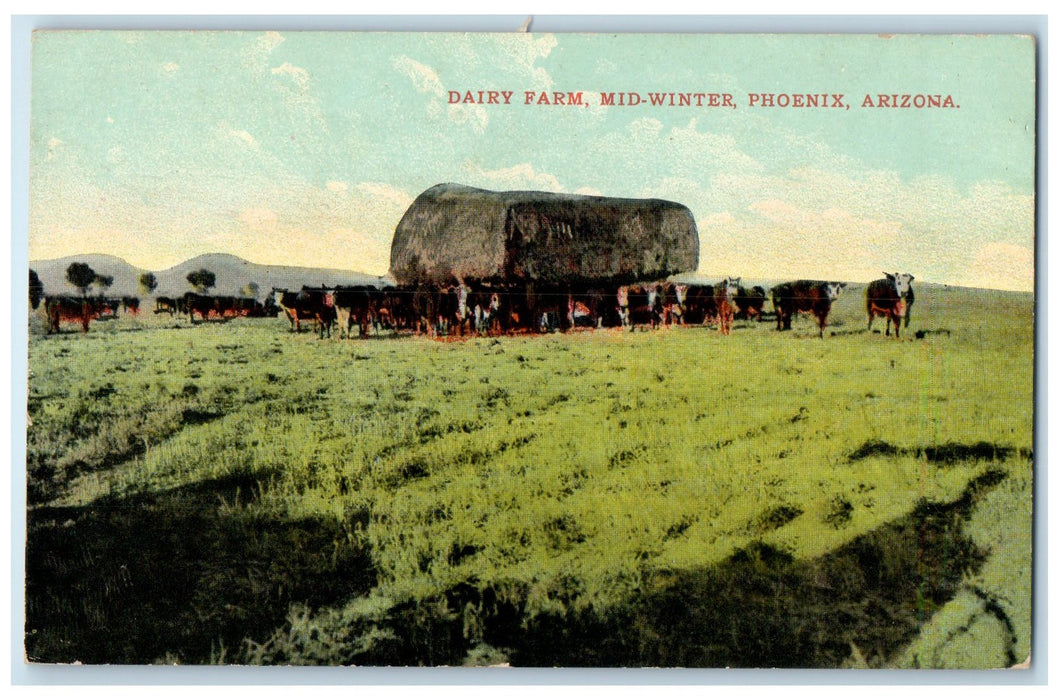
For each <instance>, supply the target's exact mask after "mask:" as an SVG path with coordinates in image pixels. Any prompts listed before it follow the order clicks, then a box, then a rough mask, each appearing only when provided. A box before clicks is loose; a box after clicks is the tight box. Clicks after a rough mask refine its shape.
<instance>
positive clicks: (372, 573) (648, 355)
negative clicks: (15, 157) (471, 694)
mask: <svg viewBox="0 0 1059 700" xmlns="http://www.w3.org/2000/svg"><path fill="white" fill-rule="evenodd" d="M1036 65H1037V45H1036V42H1035V39H1034V38H1033V37H1032V36H1026V35H1015V34H993V35H970V34H966V35H964V34H936V35H922V34H917V35H912V34H907V35H902V34H894V35H877V34H870V35H869V34H828V35H825V34H691V33H688V34H564V33H543V32H533V31H528V32H510V33H450V32H437V33H426V32H353V31H336V32H317V31H205V30H197V31H133V30H121V31H37V32H35V33H34V35H33V39H32V63H31V71H32V83H31V85H32V87H31V106H30V128H31V134H30V163H29V165H30V172H29V209H28V211H29V228H28V233H27V238H28V253H29V255H28V258H29V270H28V297H27V303H28V308H29V313H28V331H27V332H28V365H27V367H28V390H27V405H26V415H27V429H26V549H25V630H24V645H25V646H24V654H25V659H26V661H27V663H30V664H72V663H81V664H115V665H133V664H135V665H142V664H181V665H210V664H220V665H250V666H275V665H296V666H302V665H306V666H308V665H317V666H360V667H364V666H366V667H394V666H398V667H403V666H427V667H442V666H444V667H453V666H504V667H532V668H555V667H560V668H698V669H723V668H753V669H836V668H886V669H994V668H1011V667H1026V666H1027V665H1028V663H1029V660H1030V659H1031V656H1032V654H1031V652H1032V649H1031V638H1032V632H1033V625H1032V620H1033V612H1034V611H1033V605H1032V600H1033V598H1032V594H1033V585H1032V583H1033V582H1032V571H1033V562H1034V551H1033V518H1034V513H1033V502H1034V489H1035V479H1034V468H1035V456H1034V445H1035V442H1034V414H1035V413H1034V412H1035V407H1034V329H1035V313H1036V305H1035V296H1034V280H1035V257H1034V251H1035V242H1036V222H1035V211H1036V203H1037V200H1036V173H1035V162H1036V152H1037V137H1036V134H1037V116H1036V98H1037V92H1038V87H1037V79H1038V78H1037V70H1036ZM20 274H24V273H20Z"/></svg>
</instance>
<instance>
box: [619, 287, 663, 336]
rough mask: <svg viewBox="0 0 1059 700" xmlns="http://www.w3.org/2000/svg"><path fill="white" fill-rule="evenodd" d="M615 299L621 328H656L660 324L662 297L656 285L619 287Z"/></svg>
mask: <svg viewBox="0 0 1059 700" xmlns="http://www.w3.org/2000/svg"><path fill="white" fill-rule="evenodd" d="M617 297H618V315H619V316H620V317H621V325H622V326H624V327H626V328H629V329H635V328H636V326H638V325H650V326H651V328H656V327H657V326H658V324H659V323H661V322H662V297H661V295H660V294H659V285H658V283H656V282H651V283H648V284H643V285H639V284H637V285H627V286H623V287H619V288H618V294H617Z"/></svg>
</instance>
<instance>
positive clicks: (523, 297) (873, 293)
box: [43, 273, 915, 338]
mask: <svg viewBox="0 0 1059 700" xmlns="http://www.w3.org/2000/svg"><path fill="white" fill-rule="evenodd" d="M912 279H913V277H912V275H910V274H907V273H895V274H889V273H886V277H885V278H884V279H879V280H875V281H874V282H872V283H871V284H869V285H868V287H867V290H866V295H865V296H866V302H867V304H866V307H867V313H868V329H869V330H870V329H871V325H872V321H873V320H874V318H875V317H876V316H881V317H883V318H885V319H886V335H889V334H890V326H891V324H892V325H893V326H894V333H895V335H896V336H898V337H900V325H901V321H902V319H903V321H904V325H905V326H907V325H908V321H909V318H910V310H911V306H912V303H913V302H914V300H915V296H914V294H913V292H912V287H911V282H912ZM845 286H846V285H845V283H843V282H821V281H813V280H798V281H794V282H784V283H782V284H778V285H776V286H775V287H773V288H772V290H771V297H772V299H771V301H772V307H773V313H774V315H775V319H776V328H777V330H790V328H791V319H792V317H793V316H794V315H796V314H799V313H802V314H808V315H811V316H813V317H814V318H815V320H816V322H817V325H818V326H819V333H820V337H823V335H824V328H825V326H826V325H827V318H828V315H829V314H830V312H831V305H832V303H833V302H834V301H835V299H836V298H837V297H838V295H839V293H840V292H841V291H842V289H843V288H844V287H845ZM766 299H767V296H766V290H765V289H764V288H763V287H760V286H755V287H751V288H750V289H746V288H744V287H743V286H742V285H741V284H740V278H738V277H736V278H731V277H729V278H726V279H725V280H723V281H722V282H720V283H718V284H679V283H674V282H669V281H666V282H653V283H647V284H637V285H623V286H619V287H609V288H608V287H606V286H603V285H601V286H598V287H586V288H583V289H577V290H573V289H569V288H566V289H534V288H532V287H529V286H526V285H520V286H513V285H512V286H488V287H487V286H469V285H464V284H456V285H451V286H444V287H431V286H428V285H415V286H382V287H375V286H370V285H360V286H347V287H343V286H339V287H302V289H300V290H298V291H292V290H287V289H273V290H272V292H271V293H270V294H269V295H268V297H267V298H266V300H265V301H264V302H263V303H262V302H258V301H256V300H254V299H249V298H243V297H229V296H211V295H206V294H197V293H193V292H188V293H187V294H185V295H184V296H182V297H178V298H169V297H164V296H160V297H158V298H157V299H156V300H155V308H154V313H156V314H161V313H168V314H171V315H172V314H187V316H188V318H189V320H190V321H192V322H194V320H195V316H196V315H197V316H198V317H199V319H200V320H203V321H205V320H208V319H225V318H235V317H267V316H271V317H276V316H278V315H280V314H283V315H284V316H285V317H286V318H287V320H289V321H290V326H291V330H292V331H300V330H301V326H302V324H303V323H306V324H311V325H312V326H313V327H314V328H315V329H316V332H317V333H318V334H319V335H320V337H321V338H322V337H324V336H325V335H326V336H327V337H330V336H331V334H332V330H336V331H337V333H338V334H339V335H340V336H342V337H347V338H348V337H352V335H353V328H354V326H356V327H357V328H358V333H359V335H360V336H362V337H366V336H368V335H369V334H370V333H372V332H374V333H375V334H378V333H379V332H380V331H382V330H383V329H386V330H388V331H393V332H409V333H419V334H426V335H429V336H431V337H438V336H469V335H493V334H504V333H520V332H549V331H554V330H564V331H565V330H569V329H572V328H578V327H586V328H603V327H624V328H635V327H644V328H646V327H650V328H655V327H659V326H668V325H673V324H677V325H705V324H714V325H716V326H717V327H718V328H719V329H720V332H721V333H723V334H724V335H727V334H728V333H729V331H730V329H731V325H732V321H733V320H734V319H756V320H759V321H760V320H763V318H764V316H765V311H764V307H765V302H766ZM43 308H44V313H45V316H46V319H47V329H48V333H52V332H58V331H59V324H60V322H63V321H66V322H76V323H80V324H81V327H82V330H83V331H85V332H88V326H89V322H90V321H92V320H94V319H104V318H108V317H114V316H116V315H117V312H118V309H119V308H120V309H122V310H124V312H125V313H127V314H131V315H136V314H137V313H139V299H137V298H135V297H125V298H123V299H113V298H105V297H101V296H97V297H74V296H49V297H46V298H45V300H44V304H43Z"/></svg>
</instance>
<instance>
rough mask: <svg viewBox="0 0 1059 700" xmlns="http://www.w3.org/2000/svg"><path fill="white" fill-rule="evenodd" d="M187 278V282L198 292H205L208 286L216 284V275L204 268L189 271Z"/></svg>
mask: <svg viewBox="0 0 1059 700" xmlns="http://www.w3.org/2000/svg"><path fill="white" fill-rule="evenodd" d="M187 279H188V284H190V285H191V286H192V287H194V288H195V290H196V291H197V292H198V293H199V294H205V293H206V291H207V290H208V289H209V288H210V287H212V286H214V285H215V284H217V275H215V274H213V273H212V272H210V271H209V270H207V269H205V268H203V269H201V270H195V271H194V272H189V273H188V277H187Z"/></svg>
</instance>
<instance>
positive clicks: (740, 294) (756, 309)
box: [733, 286, 766, 321]
mask: <svg viewBox="0 0 1059 700" xmlns="http://www.w3.org/2000/svg"><path fill="white" fill-rule="evenodd" d="M765 298H766V297H765V288H764V287H761V286H754V287H751V288H750V289H749V290H747V289H745V288H744V287H742V286H740V287H739V289H738V291H737V292H736V294H735V297H734V298H733V301H734V302H735V308H736V312H735V318H736V320H749V319H751V318H755V319H757V320H758V321H760V320H761V314H762V312H763V311H764V310H765Z"/></svg>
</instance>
